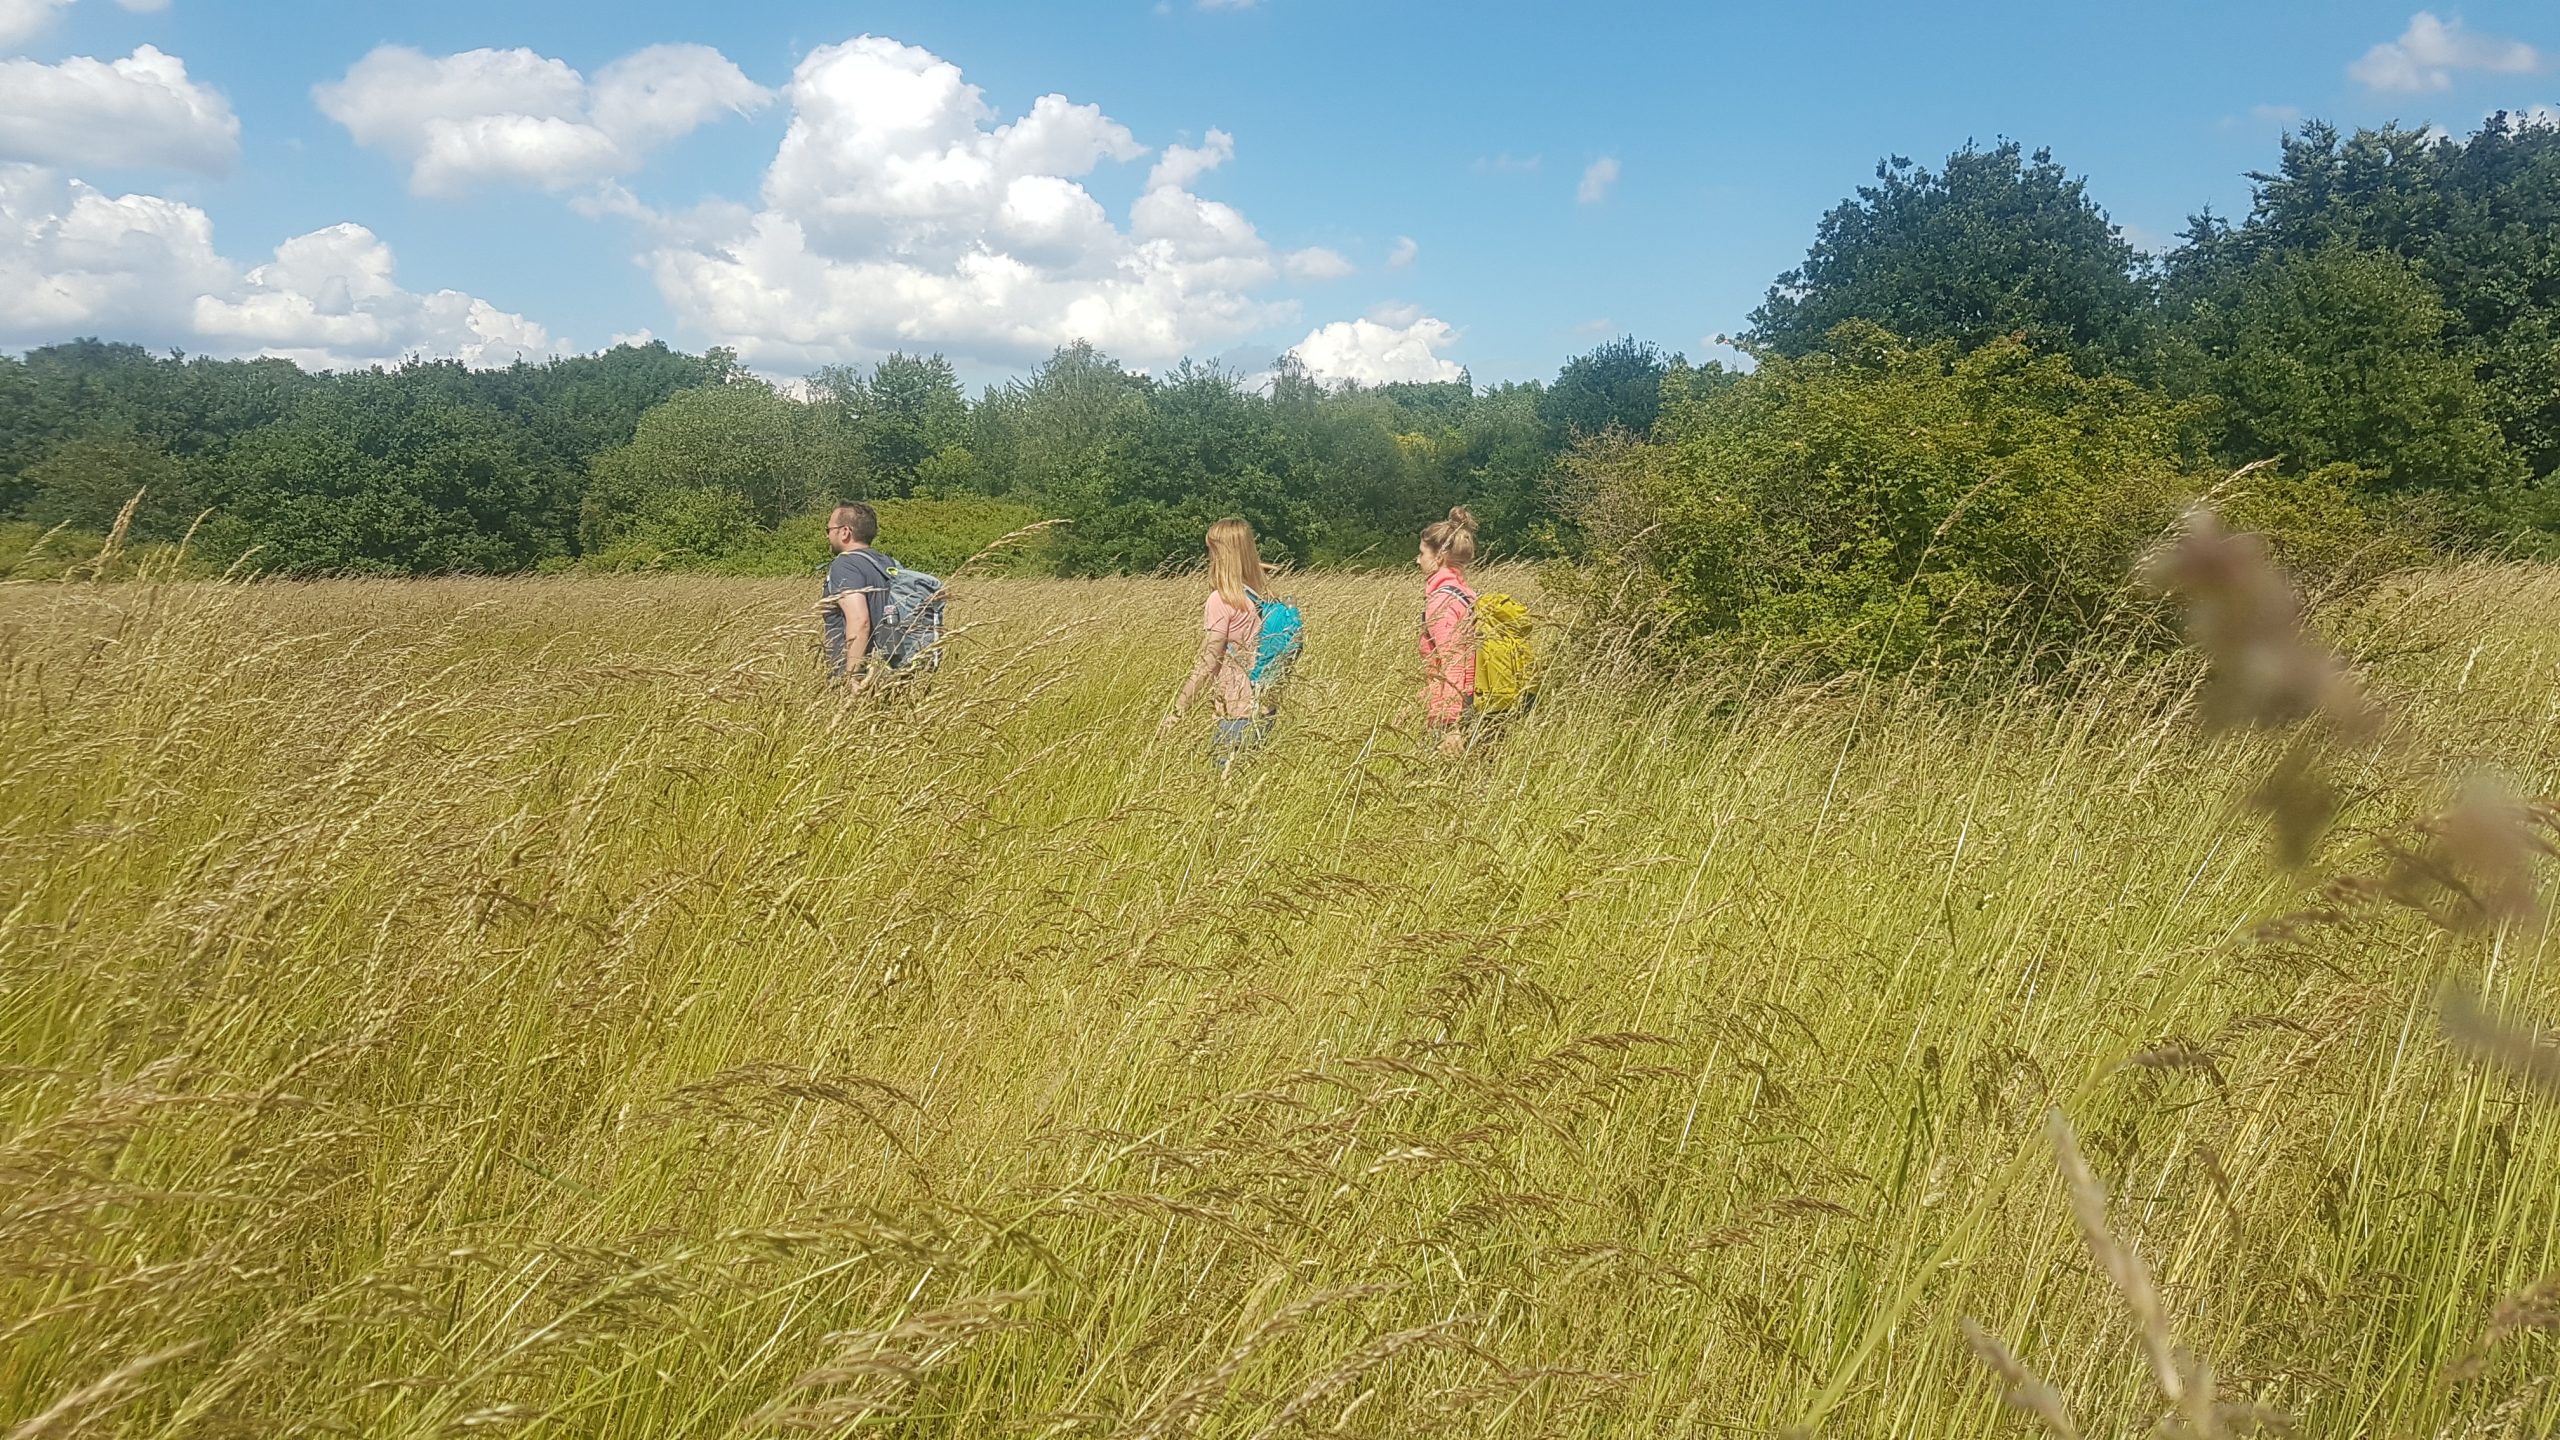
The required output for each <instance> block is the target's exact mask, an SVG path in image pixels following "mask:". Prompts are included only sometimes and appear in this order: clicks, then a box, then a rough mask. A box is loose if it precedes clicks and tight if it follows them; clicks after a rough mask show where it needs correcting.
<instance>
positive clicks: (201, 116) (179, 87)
mask: <svg viewBox="0 0 2560 1440" xmlns="http://www.w3.org/2000/svg"><path fill="white" fill-rule="evenodd" d="M0 95H5V96H7V97H8V101H7V103H6V104H5V105H0V160H25V161H32V162H34V163H37V164H42V165H76V166H154V167H166V168H171V169H179V170H204V171H221V170H224V169H227V168H229V166H230V164H231V162H232V161H233V160H234V159H236V158H237V157H238V155H239V153H240V120H239V117H237V116H235V115H233V114H232V113H231V104H230V102H229V101H227V100H225V99H224V98H223V97H222V95H221V93H220V92H219V91H216V90H213V89H210V88H208V87H206V86H203V85H199V84H197V83H195V82H194V81H193V80H190V79H188V78H187V63H186V62H185V61H183V60H181V59H179V58H178V57H177V56H175V55H168V54H163V53H162V52H160V51H159V50H156V49H154V48H153V47H151V46H149V45H144V46H141V47H140V48H138V49H136V50H135V51H134V52H133V53H132V54H131V55H128V56H126V57H125V58H123V59H121V60H96V59H92V58H90V57H88V56H74V57H73V58H71V59H69V60H65V61H63V62H62V63H61V64H59V65H46V64H42V63H40V62H37V61H34V60H25V59H19V60H0Z"/></svg>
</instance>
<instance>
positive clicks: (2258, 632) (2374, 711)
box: [2140, 467, 2383, 867]
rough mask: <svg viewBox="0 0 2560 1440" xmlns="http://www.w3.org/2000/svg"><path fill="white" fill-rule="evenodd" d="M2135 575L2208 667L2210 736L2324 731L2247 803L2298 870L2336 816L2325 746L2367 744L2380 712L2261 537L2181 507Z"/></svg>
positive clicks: (2204, 511) (2303, 741)
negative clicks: (2308, 614)
mask: <svg viewBox="0 0 2560 1440" xmlns="http://www.w3.org/2000/svg"><path fill="white" fill-rule="evenodd" d="M2250 468H2255V467H2250ZM2240 473H2241V474H2242V475H2245V474H2247V473H2248V470H2247V469H2244V470H2242V471H2241V472H2240ZM2233 478H2234V479H2238V478H2239V476H2237V475H2235V476H2234V477H2233ZM2140 578H2141V580H2142V581H2143V583H2144V584H2145V585H2147V586H2148V587H2150V588H2151V589H2153V590H2156V591H2158V592H2160V593H2162V594H2164V595H2168V596H2170V597H2172V598H2174V599H2176V600H2177V601H2179V602H2180V604H2181V605H2182V606H2183V608H2184V611H2185V617H2186V631H2187V637H2188V639H2189V640H2191V641H2192V642H2193V643H2194V644H2195V646H2196V648H2197V649H2198V650H2199V651H2201V652H2203V654H2204V656H2205V659H2206V662H2207V663H2208V665H2209V666H2210V667H2211V668H2210V670H2209V672H2208V674H2207V677H2206V682H2205V689H2204V698H2203V706H2204V722H2205V725H2206V728H2208V729H2211V730H2234V729H2274V728H2279V727H2283V726H2287V725H2293V724H2296V723H2298V722H2303V721H2317V722H2319V724H2320V727H2321V729H2322V731H2323V732H2324V733H2323V734H2322V735H2320V736H2317V737H2315V736H2311V735H2304V736H2301V737H2297V738H2296V739H2295V741H2294V742H2293V743H2292V744H2291V745H2290V746H2288V747H2287V748H2286V750H2285V752H2284V754H2283V756H2282V757H2281V758H2280V759H2279V760H2278V761H2277V762H2276V765H2275V767H2274V769H2272V770H2271V771H2269V772H2268V774H2267V776H2266V778H2265V779H2264V780H2263V781H2261V782H2260V783H2259V784H2258V785H2257V786H2256V787H2255V788H2254V789H2253V790H2252V791H2251V792H2250V795H2249V803H2250V805H2251V806H2252V807H2253V808H2255V809H2257V810H2259V811H2260V812H2262V813H2264V814H2265V815H2266V816H2267V817H2268V819H2269V821H2270V822H2271V823H2272V824H2273V826H2274V829H2275V839H2276V850H2277V858H2278V859H2279V860H2280V861H2281V862H2282V863H2283V864H2285V865H2286V866H2287V867H2293V866H2299V865H2301V864H2303V863H2304V862H2306V861H2307V860H2309V859H2310V857H2311V852H2312V849H2313V847H2314V846H2315V845H2317V844H2318V842H2319V839H2320V836H2321V835H2322V834H2323V833H2325V832H2326V831H2327V829H2328V827H2329V823H2330V822H2331V821H2332V820H2334V819H2335V818H2336V817H2337V813H2338V805H2339V792H2338V787H2337V785H2336V783H2335V782H2334V781H2332V780H2331V779H2330V778H2329V776H2328V773H2327V769H2326V766H2325V763H2324V762H2325V754H2324V752H2325V750H2326V748H2327V747H2328V746H2329V745H2330V744H2332V743H2343V744H2347V745H2363V744H2366V743H2369V742H2371V741H2372V740H2373V739H2374V738H2375V737H2376V736H2377V735H2378V734H2379V733H2380V732H2381V729H2382V718H2383V716H2382V710H2381V708H2380V707H2379V706H2377V705H2375V704H2374V703H2373V701H2372V700H2370V699H2369V698H2367V697H2366V695H2365V693H2364V689H2363V687H2362V686H2360V685H2358V684H2357V683H2356V681H2355V679H2354V677H2353V676H2351V675H2350V674H2349V673H2348V671H2347V668H2346V665H2345V663H2344V662H2342V661H2341V660H2340V659H2339V658H2338V656H2337V654H2336V653H2335V652H2334V651H2332V650H2331V649H2330V648H2329V647H2328V646H2326V645H2324V644H2322V643H2321V642H2320V641H2319V639H2318V638H2317V637H2315V636H2314V635H2312V633H2311V632H2310V630H2309V629H2308V628H2306V627H2305V626H2304V624H2303V623H2302V599H2301V596H2300V595H2299V593H2297V592H2296V591H2295V589H2294V587H2293V583H2292V581H2290V580H2288V579H2287V578H2286V577H2285V574H2284V571H2283V569H2282V568H2281V567H2279V566H2278V565H2277V564H2276V563H2275V560H2274V558H2273V557H2272V556H2270V555H2269V554H2268V553H2267V545H2266V541H2265V540H2264V539H2262V538H2260V537H2259V536H2256V535H2249V534H2237V535H2235V534H2232V533H2230V532H2228V531H2226V530H2224V529H2223V528H2222V523H2221V521H2220V519H2219V518H2217V517H2216V516H2215V514H2214V513H2213V511H2212V510H2211V509H2210V508H2208V507H2207V506H2204V505H2201V504H2199V505H2195V506H2192V507H2190V508H2189V509H2188V511H2187V513H2186V515H2185V517H2184V518H2183V519H2182V520H2181V521H2180V524H2179V529H2178V533H2177V535H2176V537H2175V538H2174V539H2172V540H2171V541H2170V542H2169V543H2167V544H2166V545H2163V546H2162V547H2161V548H2160V549H2158V550H2157V551H2155V552H2154V553H2153V554H2152V555H2151V556H2150V558H2149V559H2148V560H2146V561H2145V562H2144V564H2143V567H2142V571H2141V577H2140Z"/></svg>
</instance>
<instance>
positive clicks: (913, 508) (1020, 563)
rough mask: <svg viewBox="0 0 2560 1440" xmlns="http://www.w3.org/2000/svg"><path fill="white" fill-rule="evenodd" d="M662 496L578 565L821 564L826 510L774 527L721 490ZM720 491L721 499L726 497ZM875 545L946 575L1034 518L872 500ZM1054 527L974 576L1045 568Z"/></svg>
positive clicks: (991, 509)
mask: <svg viewBox="0 0 2560 1440" xmlns="http://www.w3.org/2000/svg"><path fill="white" fill-rule="evenodd" d="M679 493H680V496H681V499H680V501H679V500H678V499H676V498H672V497H662V502H663V503H661V504H659V505H656V506H653V508H652V510H651V513H650V514H649V515H648V516H646V517H644V518H642V519H641V520H639V521H637V522H636V523H634V524H633V525H632V526H631V527H630V528H629V529H628V530H626V531H625V533H624V535H623V537H622V538H621V539H618V540H616V541H615V542H614V543H613V544H612V545H610V546H607V547H606V548H604V549H602V550H598V551H596V552H594V553H592V554H590V555H588V556H587V557H586V558H585V559H584V560H582V561H581V562H580V563H579V565H578V568H579V569H580V570H585V571H611V572H620V571H633V570H676V571H687V572H692V573H697V574H707V575H740V576H764V577H768V578H778V577H788V576H793V575H808V574H813V573H815V572H816V571H818V570H819V569H821V568H823V567H824V566H825V565H826V563H827V553H828V552H827V520H826V513H827V512H826V511H824V510H812V511H808V512H805V513H803V514H799V515H794V516H792V517H791V518H790V519H787V520H785V521H783V522H782V523H781V524H780V525H778V526H776V527H774V528H773V529H770V530H767V529H764V528H762V527H760V526H758V525H756V524H755V522H754V517H753V515H752V513H750V512H749V510H748V509H747V507H746V505H745V503H744V502H743V501H742V500H740V499H738V497H735V496H733V495H730V494H729V492H726V491H717V490H698V491H686V492H679ZM723 497H726V500H725V501H724V499H723ZM871 506H872V509H874V510H875V511H877V512H878V513H879V516H880V542H879V544H880V548H881V549H882V550H884V551H886V552H888V553H889V554H890V555H893V556H895V557H896V558H897V559H898V561H899V563H901V564H903V565H907V566H909V567H911V568H914V569H917V570H929V571H932V572H934V573H935V574H939V575H948V574H950V573H951V572H952V571H954V570H957V569H959V568H960V567H961V566H962V565H963V564H965V563H967V562H968V560H969V559H970V557H972V556H975V555H978V554H979V553H980V552H982V551H984V550H986V549H987V547H988V546H990V545H993V544H995V543H996V541H998V540H999V539H1001V538H1003V537H1004V536H1005V535H1007V534H1010V533H1012V532H1014V531H1016V530H1020V529H1023V528H1024V527H1026V526H1030V525H1036V524H1038V523H1039V522H1040V521H1041V519H1042V518H1043V516H1042V515H1041V513H1040V512H1039V511H1038V510H1037V509H1034V508H1033V507H1031V506H1029V505H1020V504H1015V503H1013V502H1011V501H1005V500H989V499H985V498H982V497H977V496H967V497H961V498H957V499H949V500H878V501H873V502H871ZM1054 534H1055V532H1054V531H1041V532H1039V533H1037V534H1034V535H1031V536H1029V537H1026V538H1025V539H1023V540H1020V541H1017V542H1016V543H1014V544H1012V545H1009V546H1006V547H1005V548H1004V549H1003V550H1001V551H999V552H997V553H995V554H992V555H989V556H987V557H986V558H985V559H984V560H982V561H981V562H980V563H979V566H978V569H977V570H976V571H973V572H972V573H975V574H995V575H1043V574H1051V573H1054V572H1055V571H1056V569H1057V556H1056V549H1055V542H1054V540H1053V538H1052V537H1053V536H1054Z"/></svg>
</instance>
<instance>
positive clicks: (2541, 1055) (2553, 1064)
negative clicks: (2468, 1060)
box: [2437, 987, 2560, 1095]
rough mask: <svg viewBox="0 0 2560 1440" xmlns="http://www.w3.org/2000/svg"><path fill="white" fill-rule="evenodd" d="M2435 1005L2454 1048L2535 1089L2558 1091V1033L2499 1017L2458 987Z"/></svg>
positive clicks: (2468, 992)
mask: <svg viewBox="0 0 2560 1440" xmlns="http://www.w3.org/2000/svg"><path fill="white" fill-rule="evenodd" d="M2437 1009H2438V1014H2439V1015H2440V1016H2441V1018H2442V1020H2443V1023H2444V1033H2445V1035H2446V1037H2447V1038H2449V1039H2450V1040H2452V1041H2453V1043H2454V1045H2455V1047H2456V1048H2458V1049H2460V1050H2462V1051H2464V1052H2466V1053H2468V1054H2469V1055H2471V1056H2472V1057H2473V1058H2474V1059H2478V1060H2485V1061H2487V1062H2489V1063H2490V1064H2492V1065H2495V1066H2497V1067H2498V1068H2499V1069H2501V1070H2504V1071H2506V1072H2507V1073H2509V1074H2511V1075H2514V1076H2515V1077H2516V1078H2517V1079H2520V1080H2522V1081H2524V1082H2526V1083H2527V1084H2529V1085H2532V1086H2533V1087H2534V1088H2536V1089H2538V1090H2541V1091H2544V1092H2545V1093H2547V1094H2551V1095H2560V1035H2554V1034H2552V1033H2550V1032H2548V1031H2544V1030H2539V1029H2536V1028H2534V1027H2532V1026H2529V1025H2516V1024H2510V1023H2508V1022H2507V1021H2504V1020H2500V1019H2498V1018H2497V1017H2496V1016H2494V1015H2491V1014H2490V1013H2489V1012H2488V1010H2487V1009H2486V1008H2485V1007H2483V1006H2482V1005H2481V1003H2480V997H2479V996H2478V995H2477V994H2476V993H2474V992H2471V991H2468V990H2464V989H2461V988H2459V987H2448V988H2447V989H2446V990H2445V992H2444V995H2443V998H2442V999H2441V1000H2440V1001H2439V1002H2438V1006H2437Z"/></svg>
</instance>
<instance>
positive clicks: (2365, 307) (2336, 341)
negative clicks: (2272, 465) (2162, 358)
mask: <svg viewBox="0 0 2560 1440" xmlns="http://www.w3.org/2000/svg"><path fill="white" fill-rule="evenodd" d="M2451 319H2452V317H2451V315H2450V313H2449V312H2448V311H2447V310H2446V309H2445V307H2444V305H2443V303H2442V302H2441V301H2440V300H2439V299H2438V297H2437V294H2436V291H2435V288H2434V287H2433V286H2431V285H2429V284H2428V283H2427V282H2426V281H2425V280H2424V279H2422V278H2420V276H2419V275H2418V274H2417V273H2416V272H2415V270H2413V269H2412V268H2411V266H2410V265H2409V263H2408V262H2406V261H2404V260H2402V259H2400V258H2399V257H2398V256H2395V255H2393V254H2391V253H2390V252H2388V251H2382V250H2357V249H2354V248H2351V247H2349V246H2348V245H2346V244H2344V243H2332V244H2330V245H2327V246H2324V247H2322V248H2321V249H2318V250H2311V251H2286V250H2270V251H2269V252H2267V253H2265V254H2264V255H2262V256H2260V257H2259V259H2258V260H2257V262H2256V263H2255V264H2253V265H2251V266H2250V267H2249V268H2248V269H2247V270H2246V271H2245V272H2243V273H2242V274H2241V275H2240V276H2239V277H2238V280H2237V284H2236V285H2235V286H2233V287H2232V290H2231V293H2230V302H2229V306H2228V308H2227V309H2225V308H2223V307H2220V306H2215V305H2211V304H2203V305H2199V306H2198V308H2197V313H2196V314H2195V315H2194V316H2193V317H2192V320H2191V332H2192V333H2193V334H2194V335H2195V336H2196V337H2197V343H2198V345H2199V348H2200V349H2201V350H2202V351H2203V356H2202V363H2203V364H2204V365H2205V366H2206V367H2207V372H2208V373H2207V376H2206V379H2207V382H2208V383H2207V386H2206V388H2207V389H2208V390H2209V392H2210V393H2212V394H2215V395H2218V396H2220V397H2221V399H2222V402H2223V407H2224V415H2225V417H2226V422H2227V432H2226V440H2225V446H2226V449H2227V451H2228V456H2227V458H2229V459H2232V460H2234V461H2242V460H2248V459H2256V458H2261V457H2268V456H2282V457H2284V458H2285V459H2286V460H2287V461H2289V462H2291V463H2292V464H2294V465H2296V466H2298V467H2301V468H2305V469H2308V468H2316V467H2320V466H2327V465H2345V466H2351V467H2353V468H2354V469H2355V470H2356V471H2357V472H2359V473H2360V474H2362V475H2363V476H2365V477H2367V483H2368V484H2369V485H2370V486H2372V487H2373V488H2376V489H2381V490H2389V491H2397V492H2402V493H2407V492H2414V491H2420V490H2445V491H2450V492H2452V493H2453V494H2455V495H2457V496H2459V497H2461V498H2462V499H2463V500H2464V501H2466V502H2467V503H2469V504H2470V505H2472V506H2473V507H2474V508H2475V509H2481V510H2482V511H2483V513H2490V512H2495V511H2498V510H2500V509H2502V508H2505V507H2508V506H2511V505H2512V503H2513V500H2514V496H2515V492H2517V491H2518V490H2520V488H2521V487H2522V485H2523V483H2524V480H2525V463H2524V458H2523V456H2521V455H2520V454H2518V453H2517V452H2516V451H2515V450H2514V448H2513V447H2511V446H2509V445H2508V444H2507V442H2506V438H2505V437H2504V436H2503V435H2501V434H2500V433H2499V431H2498V427H2497V426H2496V425H2494V424H2492V423H2490V421H2489V419H2488V418H2487V417H2488V414H2489V411H2490V404H2491V396H2490V394H2489V392H2488V390H2487V389H2486V387H2484V386H2483V385H2482V384H2481V383H2480V381H2479V379H2478V377H2477V376H2476V375H2475V374H2474V373H2473V370H2472V367H2471V366H2470V365H2469V364H2467V363H2465V362H2464V360H2463V359H2462V358H2461V357H2460V356H2458V355H2456V354H2453V353H2449V352H2448V351H2447V349H2446V347H2445V343H2444V339H2445V331H2446V328H2447V326H2448V324H2449V323H2450V322H2451Z"/></svg>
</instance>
